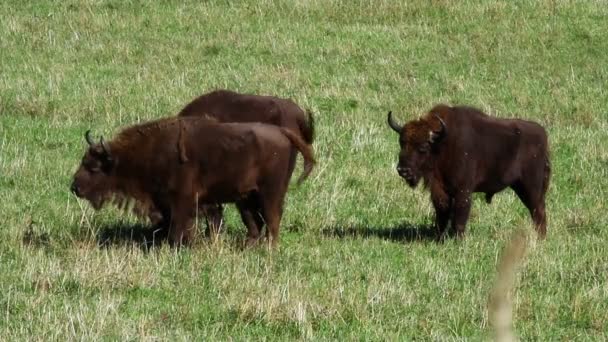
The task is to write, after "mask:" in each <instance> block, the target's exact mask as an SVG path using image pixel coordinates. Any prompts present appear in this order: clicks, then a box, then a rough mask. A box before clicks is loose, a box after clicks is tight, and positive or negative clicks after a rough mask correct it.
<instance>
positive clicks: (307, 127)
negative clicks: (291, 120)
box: [298, 109, 315, 145]
mask: <svg viewBox="0 0 608 342" xmlns="http://www.w3.org/2000/svg"><path fill="white" fill-rule="evenodd" d="M298 127H299V128H300V132H302V137H303V138H304V141H306V143H307V144H308V145H310V144H312V141H313V140H314V138H315V117H314V116H313V115H312V111H311V110H310V109H306V121H305V122H304V121H303V120H298Z"/></svg>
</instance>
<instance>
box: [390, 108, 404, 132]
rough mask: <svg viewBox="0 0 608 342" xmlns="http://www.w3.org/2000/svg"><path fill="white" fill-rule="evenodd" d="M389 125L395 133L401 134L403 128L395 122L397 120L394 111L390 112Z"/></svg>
mask: <svg viewBox="0 0 608 342" xmlns="http://www.w3.org/2000/svg"><path fill="white" fill-rule="evenodd" d="M388 125H389V126H391V128H392V129H393V130H394V131H395V132H397V133H399V134H401V129H402V127H401V126H400V125H399V124H398V123H397V122H395V120H394V119H393V112H392V111H390V112H388Z"/></svg>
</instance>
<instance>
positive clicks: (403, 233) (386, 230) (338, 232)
mask: <svg viewBox="0 0 608 342" xmlns="http://www.w3.org/2000/svg"><path fill="white" fill-rule="evenodd" d="M321 233H322V234H323V235H324V236H327V237H334V238H338V239H345V238H379V239H384V240H388V241H393V242H402V243H408V242H417V241H437V238H438V235H437V230H436V229H435V227H434V226H433V225H413V224H409V223H402V224H399V225H397V226H393V227H370V226H332V227H328V228H326V229H323V230H322V231H321Z"/></svg>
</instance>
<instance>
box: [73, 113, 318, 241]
mask: <svg viewBox="0 0 608 342" xmlns="http://www.w3.org/2000/svg"><path fill="white" fill-rule="evenodd" d="M85 138H86V141H87V142H88V143H89V148H88V150H87V152H86V153H85V155H84V157H83V158H82V162H81V164H80V167H79V169H78V170H77V171H76V173H75V175H74V181H73V183H72V185H71V191H72V192H73V193H74V194H75V195H76V196H78V197H81V198H85V199H87V200H88V201H89V202H91V204H92V205H93V207H94V208H95V209H99V208H101V207H102V205H103V204H104V203H105V202H106V201H108V200H110V199H112V198H113V197H118V199H119V200H121V199H134V200H135V201H136V203H137V206H136V209H137V212H138V213H139V214H147V215H149V216H150V219H151V220H152V221H155V222H156V223H157V224H158V226H159V227H160V228H163V231H164V232H165V233H168V236H169V240H170V242H171V243H172V244H176V245H181V244H187V243H189V242H190V241H191V239H192V233H193V232H192V230H193V220H194V219H195V217H196V215H197V212H198V208H199V205H201V204H203V205H205V204H212V203H227V202H233V203H236V206H237V208H238V209H239V211H240V214H241V218H242V220H243V223H244V224H245V225H246V226H247V229H248V233H247V244H248V245H251V244H254V243H255V242H257V240H258V238H259V237H260V231H261V229H262V228H263V225H264V224H265V225H266V235H267V237H268V241H269V243H271V244H272V245H276V243H277V242H278V238H279V223H280V220H281V216H282V214H283V202H284V198H285V194H286V191H287V187H288V183H289V178H290V176H291V174H290V172H289V168H290V163H291V160H292V156H291V154H292V148H295V149H297V150H298V151H299V152H300V153H301V154H302V156H303V157H304V170H303V173H302V175H301V176H300V179H299V181H298V183H299V182H301V181H302V180H304V179H305V178H306V177H307V176H308V175H309V174H310V172H311V171H312V168H313V165H314V157H313V152H312V150H311V149H310V147H309V146H308V145H307V144H306V142H305V141H303V140H302V139H301V138H300V137H299V136H298V135H297V134H295V133H293V132H292V131H290V130H289V129H286V128H282V127H276V126H272V125H265V124H260V123H257V124H251V123H250V124H243V123H218V122H217V121H214V120H209V119H205V118H185V117H184V118H167V119H161V120H157V121H153V122H149V123H145V124H140V125H135V126H132V127H129V128H126V129H124V130H123V131H122V132H120V133H119V134H118V136H117V137H116V138H115V139H113V140H112V141H109V142H105V141H104V140H103V138H100V141H99V143H95V142H94V141H93V140H92V139H91V137H90V133H89V131H87V133H86V134H85ZM152 216H154V217H152Z"/></svg>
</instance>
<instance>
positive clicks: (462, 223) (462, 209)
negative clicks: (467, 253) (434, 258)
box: [452, 190, 471, 238]
mask: <svg viewBox="0 0 608 342" xmlns="http://www.w3.org/2000/svg"><path fill="white" fill-rule="evenodd" d="M470 212H471V193H470V192H469V191H463V190H461V191H460V192H459V193H458V195H456V196H455V197H454V204H453V208H452V229H453V230H454V232H456V237H457V238H463V237H464V232H465V229H466V226H467V221H468V220H469V213H470Z"/></svg>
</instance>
